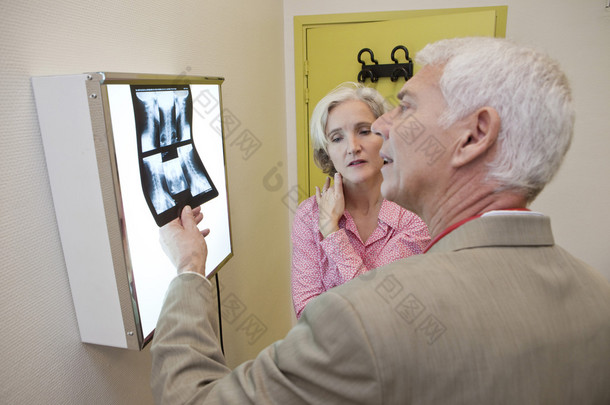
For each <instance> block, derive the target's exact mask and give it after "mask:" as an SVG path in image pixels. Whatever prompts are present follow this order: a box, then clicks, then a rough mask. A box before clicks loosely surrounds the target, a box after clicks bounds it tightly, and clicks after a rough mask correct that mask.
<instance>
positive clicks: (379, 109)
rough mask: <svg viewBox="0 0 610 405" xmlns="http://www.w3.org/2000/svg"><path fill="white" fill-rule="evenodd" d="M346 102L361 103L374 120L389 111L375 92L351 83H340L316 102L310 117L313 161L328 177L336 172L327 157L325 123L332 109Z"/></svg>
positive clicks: (379, 95) (382, 99) (381, 97)
mask: <svg viewBox="0 0 610 405" xmlns="http://www.w3.org/2000/svg"><path fill="white" fill-rule="evenodd" d="M348 100H359V101H362V102H363V103H365V104H366V105H368V106H369V108H370V109H371V112H372V113H373V115H374V116H375V118H378V117H381V116H382V115H383V114H384V113H385V112H386V111H388V110H389V104H388V103H387V102H386V100H385V99H384V98H383V96H382V95H381V94H380V93H379V92H378V91H377V90H375V89H372V88H370V87H365V86H363V85H361V84H359V83H353V82H346V83H342V84H341V85H339V86H338V87H336V88H335V89H334V90H332V91H331V92H330V93H328V94H327V95H326V96H324V98H322V100H320V101H319V102H318V104H317V105H316V108H314V110H313V114H312V115H311V141H312V144H313V150H314V161H315V163H316V165H317V166H318V167H319V168H320V169H322V171H323V172H324V173H326V174H328V175H330V176H333V175H334V174H335V173H336V170H335V167H334V166H333V162H332V161H331V160H330V157H329V156H328V149H327V146H328V139H327V138H326V131H325V130H326V121H327V120H328V114H329V113H330V112H331V110H332V109H333V108H335V107H336V106H338V105H339V104H341V103H343V102H344V101H348Z"/></svg>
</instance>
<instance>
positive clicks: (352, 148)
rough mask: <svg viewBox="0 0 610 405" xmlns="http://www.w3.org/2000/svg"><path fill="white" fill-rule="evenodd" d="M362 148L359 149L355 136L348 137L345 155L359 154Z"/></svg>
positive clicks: (358, 142)
mask: <svg viewBox="0 0 610 405" xmlns="http://www.w3.org/2000/svg"><path fill="white" fill-rule="evenodd" d="M361 149H362V148H361V147H360V141H359V140H358V137H357V136H355V135H350V136H348V137H347V153H349V154H352V155H353V154H355V153H358V152H360V150H361Z"/></svg>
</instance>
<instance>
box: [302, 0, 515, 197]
mask: <svg viewBox="0 0 610 405" xmlns="http://www.w3.org/2000/svg"><path fill="white" fill-rule="evenodd" d="M487 10H495V11H496V32H495V36H496V37H504V36H505V35H506V19H507V15H508V6H492V7H467V8H450V9H437V10H405V11H386V12H375V13H348V14H324V15H307V16H295V17H294V75H295V105H296V125H297V128H296V130H297V142H296V145H297V181H298V189H299V197H298V198H299V202H301V201H302V200H303V199H305V198H307V197H308V196H309V153H310V150H309V140H308V137H309V128H308V127H307V126H308V119H307V118H306V117H307V116H308V115H307V103H308V94H307V78H306V73H307V72H306V70H307V66H306V61H307V46H306V38H307V29H309V28H313V27H316V26H322V25H332V24H352V23H365V22H379V21H390V20H398V19H403V18H415V17H428V16H435V15H446V14H454V13H468V12H476V11H487Z"/></svg>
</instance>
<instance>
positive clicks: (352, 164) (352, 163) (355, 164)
mask: <svg viewBox="0 0 610 405" xmlns="http://www.w3.org/2000/svg"><path fill="white" fill-rule="evenodd" d="M362 163H366V160H362V159H358V160H354V161H352V162H349V164H348V165H347V166H348V167H349V166H358V165H360V164H362Z"/></svg>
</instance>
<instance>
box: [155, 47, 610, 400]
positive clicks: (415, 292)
mask: <svg viewBox="0 0 610 405" xmlns="http://www.w3.org/2000/svg"><path fill="white" fill-rule="evenodd" d="M418 62H419V63H420V64H421V65H422V66H423V67H422V69H421V70H420V71H419V72H418V73H417V74H416V75H415V76H414V77H413V78H412V79H411V80H409V81H408V82H407V83H406V84H405V86H404V87H403V89H402V90H401V92H400V93H399V95H398V97H399V99H400V105H399V106H398V107H396V108H395V109H394V110H392V111H391V112H389V113H387V114H385V115H384V116H382V117H380V118H379V119H378V120H377V121H376V122H375V124H374V125H373V130H374V131H375V132H376V133H378V134H379V135H380V136H383V138H384V145H383V147H382V149H381V154H382V157H383V158H384V159H385V161H386V164H385V165H384V167H383V169H382V170H383V177H384V181H383V185H382V192H383V195H384V196H385V197H386V198H388V199H390V200H393V201H395V202H397V203H398V204H400V205H402V206H403V207H405V208H407V209H409V210H412V211H414V212H415V213H417V214H418V215H420V216H421V217H422V218H423V219H424V221H425V222H426V223H427V225H428V227H429V229H430V234H431V235H432V237H433V241H432V243H431V245H430V246H429V247H428V250H427V252H426V253H425V254H423V255H419V256H412V257H409V258H407V259H404V260H400V261H397V262H394V263H392V264H389V265H387V266H384V267H382V268H379V269H376V270H373V271H372V272H369V273H367V274H366V275H364V276H361V277H360V278H357V279H354V280H353V281H351V282H349V283H347V284H344V285H342V286H339V287H337V288H334V289H331V290H330V291H328V292H327V293H325V294H322V295H320V296H319V297H318V298H316V299H315V300H313V301H312V302H311V303H310V304H309V305H308V306H307V307H306V309H305V310H304V312H303V313H302V316H301V319H300V320H299V322H298V324H297V325H296V326H295V327H294V328H293V329H292V330H291V331H290V332H289V333H288V335H287V336H286V338H285V339H284V340H282V341H280V342H277V343H275V344H273V345H271V346H269V347H268V348H267V349H265V350H264V351H263V352H261V353H260V355H259V356H258V357H257V358H256V359H255V360H253V361H250V362H247V363H245V364H243V365H241V366H239V367H238V368H236V369H235V370H233V371H231V370H229V369H228V368H227V367H226V365H225V364H224V359H223V356H222V353H221V351H220V348H219V345H218V343H217V338H216V325H215V324H213V322H212V321H211V319H214V310H215V309H216V308H215V306H214V305H213V301H212V288H211V286H210V283H209V282H208V281H207V280H205V279H204V278H203V277H201V276H200V275H199V274H203V270H204V263H205V256H206V247H205V241H204V238H203V236H202V235H201V234H200V232H199V231H198V229H197V228H196V224H197V223H198V221H200V220H201V213H200V212H199V210H198V209H196V210H193V211H191V210H190V208H188V207H187V208H186V209H185V210H184V211H183V213H182V216H181V218H180V219H179V220H176V221H174V222H172V223H170V224H168V225H167V226H166V227H165V228H163V229H162V231H161V234H162V238H163V240H164V241H165V248H166V252H167V253H168V255H169V256H170V258H172V260H173V262H174V263H175V264H176V267H177V269H178V273H180V275H179V276H178V277H176V279H175V280H174V281H173V282H172V284H171V286H170V288H169V291H168V295H167V298H166V302H165V304H164V308H163V311H162V314H161V316H160V319H159V323H158V325H157V330H156V334H155V338H154V341H153V346H152V354H153V377H152V384H153V389H154V393H155V397H156V398H157V400H158V401H159V402H161V403H167V404H178V403H187V402H188V403H223V404H250V403H252V404H254V403H257V404H267V403H273V404H291V405H292V404H410V403H417V404H444V403H449V404H497V403H503V404H528V403H536V404H574V403H578V404H602V403H610V384H608V381H610V285H609V283H608V282H607V281H606V280H605V279H604V278H603V277H602V276H601V275H600V274H599V273H598V272H596V271H595V270H594V269H592V268H590V267H589V266H587V265H586V264H584V263H582V262H581V261H579V260H578V259H576V258H574V257H572V256H571V255H570V254H569V253H567V252H566V251H565V250H563V249H562V248H560V247H558V246H557V245H555V243H554V241H553V236H552V233H551V229H550V221H549V218H547V217H545V216H543V215H542V214H539V213H535V212H531V211H529V210H527V209H526V206H527V205H528V204H529V203H530V202H531V201H532V200H533V199H534V198H535V197H536V195H537V194H538V193H539V192H540V191H541V190H542V188H543V187H544V186H545V184H546V183H547V182H548V181H549V180H550V179H551V178H552V177H553V175H554V174H555V172H556V171H557V169H558V168H559V166H560V164H561V161H562V159H563V156H564V154H565V153H566V151H567V149H568V147H569V144H570V139H571V135H572V128H573V109H572V102H571V95H570V89H569V86H568V83H567V80H566V78H565V76H564V75H563V73H562V72H561V70H560V69H559V68H558V66H557V64H556V63H555V62H554V61H552V60H550V59H549V58H548V57H546V56H545V55H543V54H541V53H538V52H536V51H533V50H530V49H526V48H523V47H520V46H517V45H514V44H511V43H510V42H508V41H505V40H499V39H491V38H470V39H456V40H448V41H441V42H438V43H435V44H432V45H429V46H427V47H426V48H425V49H424V50H422V51H421V52H420V54H419V55H418ZM193 273H195V274H193ZM196 273H199V274H196Z"/></svg>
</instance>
